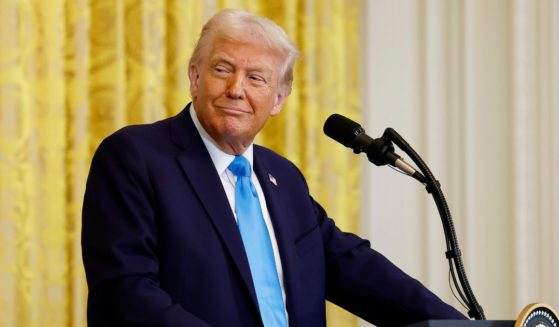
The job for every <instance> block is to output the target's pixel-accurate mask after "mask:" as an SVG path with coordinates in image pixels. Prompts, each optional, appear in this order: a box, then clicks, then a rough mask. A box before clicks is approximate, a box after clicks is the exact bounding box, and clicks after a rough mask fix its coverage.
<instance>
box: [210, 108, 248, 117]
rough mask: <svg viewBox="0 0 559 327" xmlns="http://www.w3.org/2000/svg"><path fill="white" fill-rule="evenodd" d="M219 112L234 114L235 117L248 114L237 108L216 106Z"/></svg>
mask: <svg viewBox="0 0 559 327" xmlns="http://www.w3.org/2000/svg"><path fill="white" fill-rule="evenodd" d="M216 108H217V109H218V110H219V111H222V112H225V113H228V114H233V115H242V114H246V113H248V112H247V111H246V110H243V109H241V108H237V107H230V106H216Z"/></svg>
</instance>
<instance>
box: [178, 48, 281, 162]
mask: <svg viewBox="0 0 559 327" xmlns="http://www.w3.org/2000/svg"><path fill="white" fill-rule="evenodd" d="M281 64H282V61H281V57H280V56H279V55H277V54H276V53H275V52H273V51H272V50H269V49H267V48H265V47H262V46H259V45H258V44H252V43H238V42H234V41H230V40H226V39H217V40H216V41H215V42H214V46H213V48H212V49H210V50H209V54H208V55H207V56H205V57H204V58H203V59H202V60H201V62H200V63H199V64H198V65H192V67H190V72H189V78H190V92H191V94H192V101H193V103H194V108H195V109H196V114H197V116H198V119H199V120H200V123H201V124H202V126H204V129H205V130H206V131H207V132H208V134H210V136H211V137H212V138H213V139H214V140H215V141H216V142H217V143H218V145H219V146H220V147H221V148H222V149H223V150H224V151H225V152H228V153H231V154H239V153H240V152H242V151H244V149H245V148H246V146H248V145H249V144H250V143H251V142H252V141H253V140H254V137H255V136H256V134H257V133H258V132H259V131H260V130H261V129H262V127H264V124H265V123H266V121H267V120H268V118H269V117H270V116H275V115H277V114H278V113H279V112H280V110H281V107H282V105H283V103H284V101H285V98H286V95H284V94H283V92H281V88H280V87H279V67H280V66H281ZM232 152H233V153H232Z"/></svg>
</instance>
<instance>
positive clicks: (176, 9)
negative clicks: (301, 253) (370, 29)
mask: <svg viewBox="0 0 559 327" xmlns="http://www.w3.org/2000/svg"><path fill="white" fill-rule="evenodd" d="M231 7H235V8H244V9H246V10H249V11H252V12H254V13H256V14H260V15H264V16H267V17H270V18H271V19H273V20H275V21H276V22H277V23H279V24H280V25H281V26H283V27H284V28H285V29H286V31H287V32H288V34H289V35H290V37H291V38H292V39H293V40H294V41H295V43H296V44H297V45H298V46H299V47H300V48H301V50H302V52H303V57H302V58H301V60H300V62H299V63H298V64H297V67H296V77H295V78H296V81H295V85H294V89H293V93H292V95H291V96H290V98H289V99H288V101H287V104H286V106H285V108H284V111H283V113H282V114H281V115H280V116H279V117H277V118H274V119H272V120H271V122H270V123H269V125H268V126H267V127H266V128H265V130H264V132H263V133H262V134H261V136H260V137H259V139H258V142H259V143H262V144H264V145H267V146H269V147H271V148H273V149H275V150H276V151H278V152H280V153H282V154H284V155H286V156H287V157H288V158H290V159H292V160H293V161H294V162H295V163H296V164H297V165H298V166H299V167H300V168H301V169H302V170H303V172H304V174H305V175H306V177H307V179H308V182H309V184H310V187H311V190H313V193H314V196H315V198H317V199H318V200H319V201H320V202H321V203H322V204H323V205H324V206H325V207H326V209H327V210H328V212H329V213H330V215H331V216H332V217H335V219H336V221H337V223H338V225H339V226H340V227H342V228H343V229H345V230H348V231H356V230H357V226H358V215H359V204H358V203H357V199H358V198H359V196H358V191H359V182H358V177H359V169H358V168H356V167H357V166H358V163H357V161H356V159H355V158H354V157H352V154H351V152H350V151H347V150H345V149H342V147H341V146H339V145H335V144H334V143H333V141H330V140H328V139H327V138H326V137H325V136H323V135H322V131H321V130H322V124H323V122H324V120H325V119H326V117H327V116H328V115H330V114H331V113H333V112H334V111H336V112H339V113H342V114H345V115H348V116H350V117H353V118H356V119H358V118H359V117H358V116H359V111H360V108H359V107H360V95H359V71H358V63H359V56H358V54H359V21H360V7H361V4H360V0H329V1H311V0H282V1H273V2H272V1H266V0H261V1H251V0H245V1H225V0H222V1H216V0H212V1H179V0H174V1H173V0H166V1H165V0H95V1H86V0H49V1H43V0H35V1H32V0H0V290H1V291H0V326H85V324H86V323H85V321H86V319H85V318H86V312H85V308H86V295H87V287H86V284H85V279H84V273H83V267H82V260H81V249H80V229H81V205H82V197H83V193H84V187H85V180H86V177H87V173H88V169H89V163H90V160H91V156H92V154H93V152H94V150H95V149H96V148H97V146H98V144H99V142H100V141H101V140H102V139H103V138H104V137H105V136H107V135H109V134H110V133H112V132H114V131H115V130H116V129H118V128H120V127H122V126H124V125H127V124H133V123H141V122H152V121H154V120H158V119H161V118H164V117H167V116H170V115H173V114H175V113H177V112H178V111H180V110H181V109H182V108H183V106H184V105H185V104H186V103H187V102H188V101H189V93H188V78H187V68H188V64H187V63H188V58H189V56H190V52H191V50H192V47H193V45H194V42H195V40H196V39H197V37H198V33H199V31H200V28H201V26H202V24H203V23H204V22H205V21H206V20H207V18H209V17H210V16H211V15H212V14H213V13H214V12H215V11H217V10H219V9H221V8H231ZM328 319H329V325H330V326H354V325H356V319H355V318H354V317H351V316H350V315H349V314H347V313H344V312H342V311H341V310H338V309H333V308H332V307H329V308H328Z"/></svg>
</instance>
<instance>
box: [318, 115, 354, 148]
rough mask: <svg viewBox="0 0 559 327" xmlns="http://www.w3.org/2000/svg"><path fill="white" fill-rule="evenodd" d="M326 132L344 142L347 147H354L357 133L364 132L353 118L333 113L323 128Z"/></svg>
mask: <svg viewBox="0 0 559 327" xmlns="http://www.w3.org/2000/svg"><path fill="white" fill-rule="evenodd" d="M323 131H324V134H326V135H328V136H329V137H331V138H333V139H334V140H336V141H338V142H340V143H342V144H343V145H345V146H347V147H350V148H351V147H352V146H353V145H354V143H355V138H356V137H357V135H359V134H362V133H364V130H363V128H362V127H361V125H359V124H358V123H356V122H354V121H353V120H351V119H349V118H347V117H344V116H342V115H340V114H332V115H331V116H330V117H328V119H326V122H324V128H323Z"/></svg>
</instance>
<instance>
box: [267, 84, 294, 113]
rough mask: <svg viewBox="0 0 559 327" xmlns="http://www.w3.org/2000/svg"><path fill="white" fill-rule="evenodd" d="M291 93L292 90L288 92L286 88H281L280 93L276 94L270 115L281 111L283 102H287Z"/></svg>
mask: <svg viewBox="0 0 559 327" xmlns="http://www.w3.org/2000/svg"><path fill="white" fill-rule="evenodd" d="M289 93H290V92H286V91H285V90H280V91H279V92H278V94H276V99H275V101H274V106H273V107H272V111H270V116H276V115H278V114H279V113H280V112H281V108H283V104H284V103H285V100H287V96H288V95H289Z"/></svg>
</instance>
